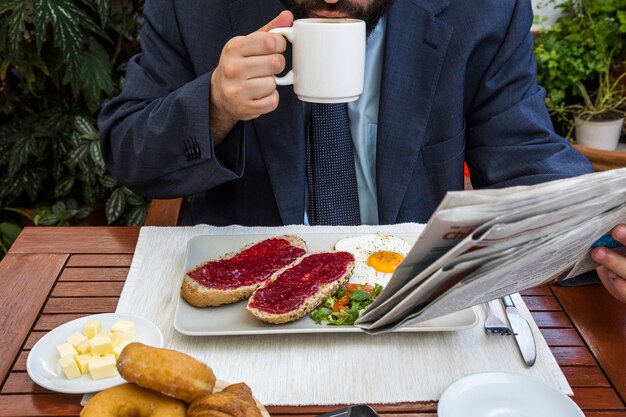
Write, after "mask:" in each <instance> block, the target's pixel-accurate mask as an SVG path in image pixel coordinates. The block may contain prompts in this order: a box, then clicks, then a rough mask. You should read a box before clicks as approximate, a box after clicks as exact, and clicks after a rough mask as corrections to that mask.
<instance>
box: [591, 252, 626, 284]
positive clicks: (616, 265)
mask: <svg viewBox="0 0 626 417" xmlns="http://www.w3.org/2000/svg"><path fill="white" fill-rule="evenodd" d="M591 257H592V258H593V259H594V260H595V261H596V262H598V263H599V264H601V265H603V266H605V267H607V268H608V269H610V270H611V271H613V272H615V273H616V274H617V275H619V276H620V277H623V278H624V279H626V258H624V257H623V256H621V255H619V254H617V253H616V252H613V251H612V250H610V249H607V248H605V247H604V246H598V247H597V248H594V249H593V250H592V251H591Z"/></svg>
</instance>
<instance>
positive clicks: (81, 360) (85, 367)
mask: <svg viewBox="0 0 626 417" xmlns="http://www.w3.org/2000/svg"><path fill="white" fill-rule="evenodd" d="M93 358H94V356H93V355H92V354H91V353H85V354H84V355H76V356H74V360H75V361H76V364H77V365H78V369H80V373H81V374H83V375H84V374H86V373H87V372H89V361H90V360H91V359H93Z"/></svg>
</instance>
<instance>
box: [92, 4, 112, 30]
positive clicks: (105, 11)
mask: <svg viewBox="0 0 626 417" xmlns="http://www.w3.org/2000/svg"><path fill="white" fill-rule="evenodd" d="M89 2H90V3H91V4H92V5H93V6H95V7H96V9H97V10H98V15H99V16H100V26H102V27H103V28H104V26H105V25H106V22H107V20H108V17H109V0H89Z"/></svg>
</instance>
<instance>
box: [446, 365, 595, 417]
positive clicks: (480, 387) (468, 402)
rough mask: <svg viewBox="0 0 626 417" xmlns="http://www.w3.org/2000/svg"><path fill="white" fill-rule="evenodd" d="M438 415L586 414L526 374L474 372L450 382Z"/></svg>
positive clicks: (530, 416)
mask: <svg viewBox="0 0 626 417" xmlns="http://www.w3.org/2000/svg"><path fill="white" fill-rule="evenodd" d="M437 414H438V416H439V417H458V416H463V417H485V416H489V417H585V415H584V414H583V412H582V411H581V410H580V408H578V406H577V405H576V403H574V401H572V400H571V399H570V398H568V397H567V395H565V394H563V393H562V392H560V391H558V390H556V389H554V388H553V387H551V386H550V385H548V384H546V383H544V382H542V381H540V380H538V379H536V378H533V377H530V376H527V375H521V374H511V373H504V372H488V373H481V374H474V375H470V376H467V377H465V378H462V379H459V380H458V381H456V382H455V383H453V384H452V385H450V386H449V387H448V388H447V389H446V390H445V391H444V393H443V395H442V396H441V399H440V400H439V406H438V407H437Z"/></svg>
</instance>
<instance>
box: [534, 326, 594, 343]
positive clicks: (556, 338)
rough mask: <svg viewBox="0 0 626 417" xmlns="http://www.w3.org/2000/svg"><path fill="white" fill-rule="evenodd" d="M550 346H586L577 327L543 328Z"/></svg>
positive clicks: (542, 331)
mask: <svg viewBox="0 0 626 417" xmlns="http://www.w3.org/2000/svg"><path fill="white" fill-rule="evenodd" d="M541 334H542V335H543V337H544V339H546V342H547V343H548V346H585V342H583V340H582V339H581V338H580V336H579V335H578V332H577V331H576V330H575V329H541Z"/></svg>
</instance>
